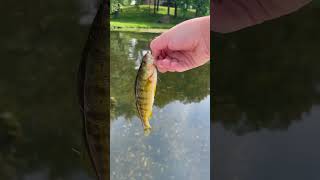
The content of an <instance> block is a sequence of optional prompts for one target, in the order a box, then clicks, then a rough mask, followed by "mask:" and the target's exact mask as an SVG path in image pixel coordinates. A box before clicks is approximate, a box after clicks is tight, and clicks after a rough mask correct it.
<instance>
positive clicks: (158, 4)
mask: <svg viewBox="0 0 320 180" xmlns="http://www.w3.org/2000/svg"><path fill="white" fill-rule="evenodd" d="M159 6H160V0H157V11H159Z"/></svg>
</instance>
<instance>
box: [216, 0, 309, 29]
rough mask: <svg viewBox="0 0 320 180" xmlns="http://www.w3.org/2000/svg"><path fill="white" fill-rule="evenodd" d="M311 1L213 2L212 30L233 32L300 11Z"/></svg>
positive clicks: (228, 0)
mask: <svg viewBox="0 0 320 180" xmlns="http://www.w3.org/2000/svg"><path fill="white" fill-rule="evenodd" d="M309 2H311V0H211V14H212V16H213V17H212V18H213V19H212V22H211V23H212V25H211V30H212V31H216V32H221V33H228V32H233V31H236V30H240V29H242V28H245V27H249V26H252V25H255V24H259V23H262V22H264V21H266V20H270V19H274V18H277V17H280V16H283V15H286V14H289V13H291V12H294V11H296V10H298V9H299V8H301V7H303V6H304V5H306V4H308V3H309Z"/></svg>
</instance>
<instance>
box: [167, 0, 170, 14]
mask: <svg viewBox="0 0 320 180" xmlns="http://www.w3.org/2000/svg"><path fill="white" fill-rule="evenodd" d="M167 2H168V12H167V15H168V16H169V15H170V2H171V1H170V0H168V1H167Z"/></svg>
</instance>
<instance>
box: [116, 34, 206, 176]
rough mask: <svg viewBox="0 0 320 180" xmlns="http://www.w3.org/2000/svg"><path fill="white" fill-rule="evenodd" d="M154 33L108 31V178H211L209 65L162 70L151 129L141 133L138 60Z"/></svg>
mask: <svg viewBox="0 0 320 180" xmlns="http://www.w3.org/2000/svg"><path fill="white" fill-rule="evenodd" d="M155 36H156V34H148V33H123V32H122V33H119V32H113V33H111V43H110V45H111V96H112V97H114V99H115V105H114V106H113V109H112V113H111V114H112V115H111V116H112V124H111V147H110V148H111V153H110V158H111V169H110V172H111V179H115V180H126V179H137V180H138V179H139V180H140V179H141V180H142V179H146V180H147V179H148V180H149V179H159V180H162V179H168V180H170V179H177V180H182V179H183V180H184V179H190V180H193V179H203V180H205V179H209V178H210V144H209V143H210V108H209V107H210V94H209V93H210V82H209V81H210V77H209V74H210V68H209V64H207V65H205V66H203V67H201V68H198V69H194V70H191V71H188V72H185V73H166V74H160V75H159V80H158V86H157V93H156V98H155V106H154V110H153V117H152V119H151V121H150V124H151V126H152V127H153V129H152V130H153V131H152V133H151V135H150V136H148V137H145V136H144V135H143V128H142V125H141V122H140V120H139V119H138V117H137V112H136V108H135V101H134V80H135V76H136V73H137V68H138V66H139V65H140V60H141V58H142V56H143V55H144V53H145V51H146V50H148V44H149V42H150V40H152V39H153V38H154V37H155Z"/></svg>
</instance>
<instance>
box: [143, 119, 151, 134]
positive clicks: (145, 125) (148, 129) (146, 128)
mask: <svg viewBox="0 0 320 180" xmlns="http://www.w3.org/2000/svg"><path fill="white" fill-rule="evenodd" d="M143 131H144V135H145V136H148V135H149V134H150V132H151V125H150V123H149V121H148V120H147V121H144V123H143Z"/></svg>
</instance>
